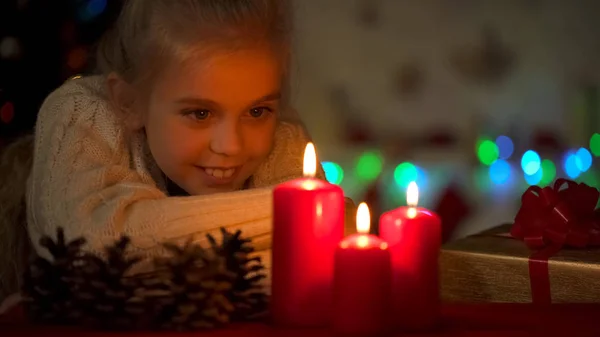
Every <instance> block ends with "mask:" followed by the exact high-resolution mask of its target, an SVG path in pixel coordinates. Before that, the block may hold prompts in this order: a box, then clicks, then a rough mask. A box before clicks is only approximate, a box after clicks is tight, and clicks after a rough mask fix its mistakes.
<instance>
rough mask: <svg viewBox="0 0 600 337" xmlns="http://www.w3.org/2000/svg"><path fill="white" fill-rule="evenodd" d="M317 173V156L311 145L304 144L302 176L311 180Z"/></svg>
mask: <svg viewBox="0 0 600 337" xmlns="http://www.w3.org/2000/svg"><path fill="white" fill-rule="evenodd" d="M316 173H317V154H316V152H315V146H314V145H313V143H308V144H306V149H305V150H304V176H305V177H310V178H313V177H314V176H315V174H316Z"/></svg>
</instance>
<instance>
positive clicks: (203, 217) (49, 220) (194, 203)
mask: <svg viewBox="0 0 600 337" xmlns="http://www.w3.org/2000/svg"><path fill="white" fill-rule="evenodd" d="M80 96H81V95H70V96H68V97H66V98H65V97H64V95H62V96H61V95H55V96H54V97H52V96H51V97H50V98H49V99H47V100H46V102H45V103H44V105H43V106H42V108H41V110H40V114H39V116H38V123H37V125H36V135H35V150H34V151H35V152H34V165H33V170H32V173H31V176H30V179H29V184H28V200H27V201H28V205H27V206H28V227H29V233H30V236H31V239H32V241H33V243H34V244H36V245H37V242H38V241H39V238H40V237H41V236H42V235H45V234H49V235H53V234H54V233H55V231H56V229H57V228H58V227H63V228H64V229H65V234H66V235H67V237H69V238H75V237H78V236H84V237H85V238H86V239H87V240H88V249H90V250H93V251H98V250H99V249H101V248H102V247H103V246H104V245H106V244H108V243H110V242H112V241H113V240H114V239H115V238H116V237H118V236H120V235H122V234H126V235H128V236H130V237H131V238H132V244H133V246H134V248H136V249H137V250H141V251H153V250H154V249H156V248H157V247H158V244H159V243H160V242H163V241H166V240H178V239H184V238H186V237H189V236H190V235H194V236H197V237H198V238H199V239H200V238H204V237H205V236H204V234H205V233H209V232H215V233H216V232H218V230H219V228H220V227H226V228H230V229H241V230H242V231H243V233H244V235H245V236H247V237H250V238H253V237H258V238H260V237H261V236H265V235H268V234H269V233H270V231H271V213H272V210H271V208H272V206H271V204H272V193H271V189H269V188H262V189H253V190H246V191H239V192H231V193H222V194H212V195H207V196H192V197H167V196H166V195H165V194H164V193H163V192H162V190H161V189H160V188H158V186H157V185H156V183H154V182H153V180H152V179H151V178H150V177H149V175H145V174H144V173H143V172H139V171H136V170H134V169H132V165H131V162H132V160H134V159H135V158H131V156H130V155H129V154H128V153H129V152H128V151H127V150H126V149H127V145H126V144H127V142H126V139H125V136H124V135H123V132H118V131H115V130H119V128H118V126H117V125H116V124H113V125H111V123H114V121H112V122H106V120H108V119H107V118H105V117H106V116H103V114H106V113H107V111H105V110H106V109H103V108H102V107H101V106H100V105H101V104H100V103H98V102H88V101H82V100H84V98H82V97H80ZM37 248H39V247H37V246H36V249H37ZM38 251H39V249H38Z"/></svg>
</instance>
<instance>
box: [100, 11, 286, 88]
mask: <svg viewBox="0 0 600 337" xmlns="http://www.w3.org/2000/svg"><path fill="white" fill-rule="evenodd" d="M291 30H292V20H291V12H290V4H289V1H288V0H151V1H148V0H126V1H125V4H124V7H123V9H122V11H121V14H120V16H119V17H118V19H117V22H116V23H115V25H114V26H113V27H112V29H111V30H110V31H109V32H108V33H107V34H105V36H104V38H103V39H102V40H101V42H100V44H99V46H98V51H97V55H96V58H97V64H98V68H99V70H100V71H101V72H102V73H104V74H108V73H110V72H116V73H117V74H119V75H120V76H121V77H122V78H123V79H125V80H126V81H128V82H130V83H135V82H140V83H145V82H147V80H148V79H149V78H151V77H152V76H154V75H156V74H157V73H158V72H159V71H160V69H161V67H162V66H164V64H165V61H168V60H171V59H173V58H175V59H176V60H177V61H178V62H185V61H189V60H190V59H193V58H194V57H195V56H199V55H200V54H204V53H210V52H211V50H214V49H215V48H217V49H226V50H235V49H236V48H243V47H246V46H249V45H251V44H253V43H268V44H269V45H270V46H272V47H274V48H276V50H278V51H280V52H281V53H282V57H283V60H284V61H286V63H288V64H289V62H287V61H289V55H290V45H291V41H290V39H291Z"/></svg>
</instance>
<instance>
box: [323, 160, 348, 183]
mask: <svg viewBox="0 0 600 337" xmlns="http://www.w3.org/2000/svg"><path fill="white" fill-rule="evenodd" d="M321 165H322V166H323V171H325V178H326V179H327V181H328V182H330V183H332V184H335V185H339V184H341V183H342V181H343V180H344V170H343V169H342V167H341V166H340V165H338V164H336V163H334V162H330V161H325V162H323V163H322V164H321Z"/></svg>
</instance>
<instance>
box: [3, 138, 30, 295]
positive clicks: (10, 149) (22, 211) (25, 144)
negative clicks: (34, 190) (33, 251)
mask: <svg viewBox="0 0 600 337" xmlns="http://www.w3.org/2000/svg"><path fill="white" fill-rule="evenodd" d="M32 165H33V136H32V135H27V136H24V137H21V138H19V139H17V140H16V141H14V142H12V143H11V144H9V145H8V146H7V147H6V148H4V149H3V151H2V155H1V156H0V243H1V244H0V301H2V299H3V298H5V297H7V296H8V295H10V294H12V293H15V292H17V291H19V287H20V280H21V274H22V272H23V270H24V265H25V263H26V261H27V257H28V254H29V252H30V244H29V236H28V235H27V225H26V221H25V220H26V207H25V193H26V186H27V179H28V177H29V174H30V172H31V167H32Z"/></svg>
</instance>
